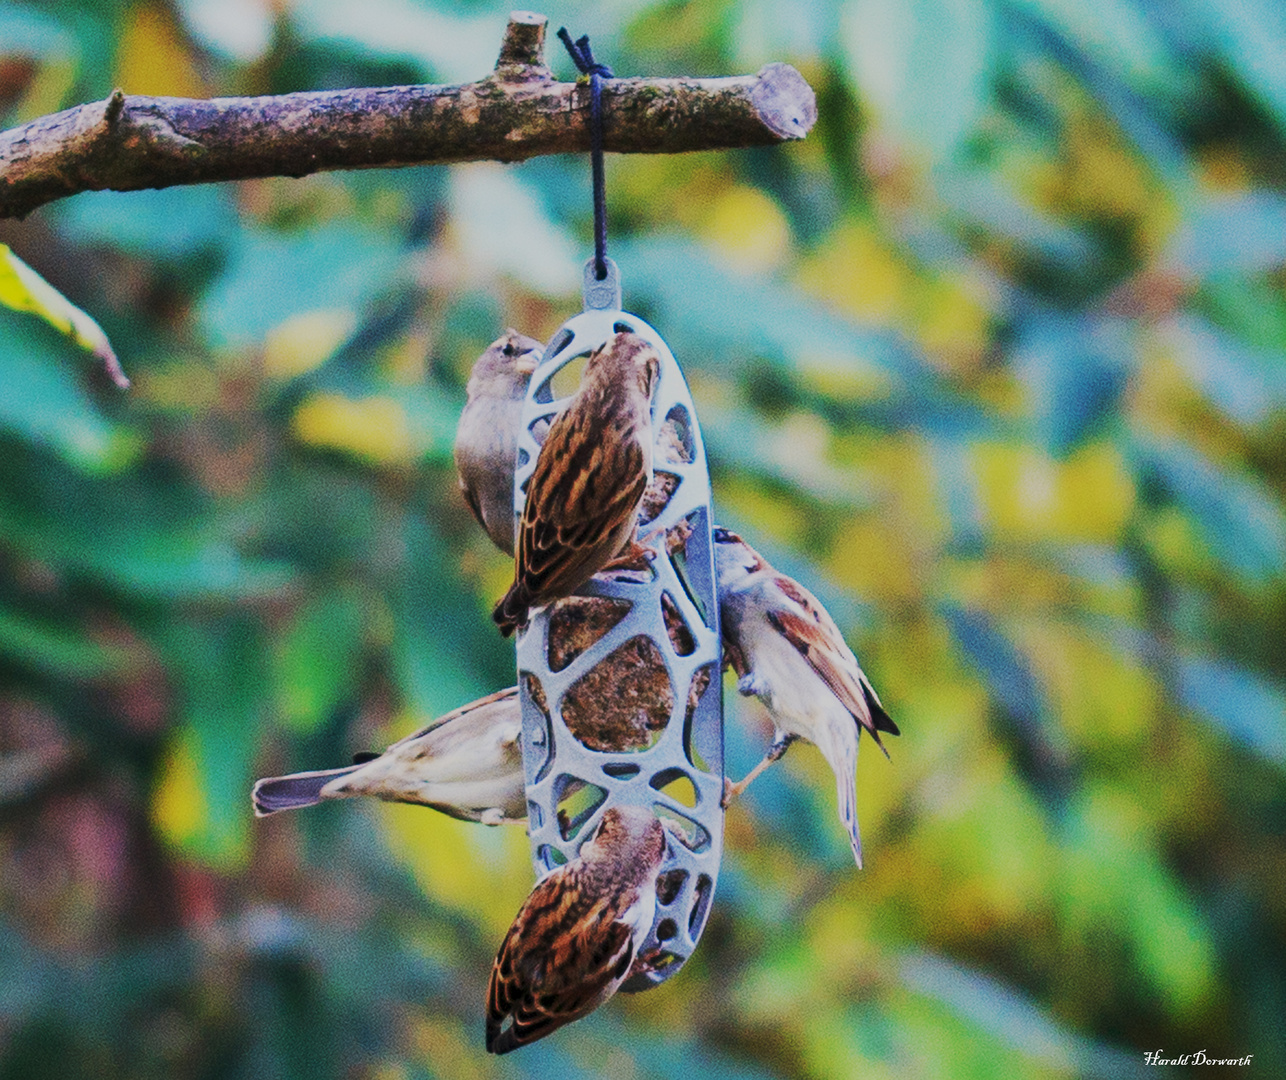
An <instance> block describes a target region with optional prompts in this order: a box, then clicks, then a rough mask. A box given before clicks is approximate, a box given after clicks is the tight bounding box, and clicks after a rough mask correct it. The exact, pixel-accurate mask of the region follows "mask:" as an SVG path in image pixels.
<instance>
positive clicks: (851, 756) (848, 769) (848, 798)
mask: <svg viewBox="0 0 1286 1080" xmlns="http://www.w3.org/2000/svg"><path fill="white" fill-rule="evenodd" d="M837 766H838V767H837ZM831 768H832V770H833V771H834V773H835V792H836V797H837V799H838V802H839V819H840V821H842V822H843V823H844V828H845V829H847V830H848V841H849V844H850V845H851V846H852V848H853V858H854V859H856V860H857V868H858V869H859V870H861V869H862V836H861V833H860V832H859V831H858V827H857V740H856V739H855V740H854V741H853V745H852V746H851V747H847V748H845V749H844V750H843V751H841V752H840V754H838V755H837V759H836V761H835V762H833V763H832V765H831Z"/></svg>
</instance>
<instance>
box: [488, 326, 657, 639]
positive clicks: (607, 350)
mask: <svg viewBox="0 0 1286 1080" xmlns="http://www.w3.org/2000/svg"><path fill="white" fill-rule="evenodd" d="M660 367H661V359H660V356H659V355H658V354H657V352H656V350H655V349H654V348H653V347H652V346H651V345H650V344H649V343H648V342H647V341H646V340H644V339H643V338H642V337H640V336H639V335H637V334H633V333H628V332H627V333H618V334H613V335H612V336H611V337H610V338H608V339H607V341H605V342H604V343H603V344H602V345H601V346H599V348H598V349H596V350H595V351H594V352H593V353H592V354H591V355H590V358H589V361H588V363H587V364H586V365H585V370H584V372H583V374H582V375H581V382H580V387H579V388H578V390H577V391H576V394H575V396H574V397H573V398H572V401H571V403H570V404H569V405H568V406H567V408H566V409H565V410H563V412H561V413H560V414H559V415H558V416H557V417H556V418H555V419H554V421H553V423H552V424H551V425H550V428H549V432H548V435H547V436H546V438H545V441H544V443H543V445H542V446H541V449H540V456H539V457H538V458H537V459H536V467H535V470H534V471H533V472H532V475H531V479H530V481H529V482H528V485H527V495H526V501H525V504H524V507H523V513H522V520H521V522H520V523H519V527H518V541H517V545H516V555H515V562H514V581H513V585H512V586H511V587H510V589H509V591H508V592H507V593H506V594H505V596H504V598H503V599H501V601H500V602H499V603H498V604H497V605H496V609H495V612H494V613H493V617H494V619H495V621H496V624H497V625H498V626H499V627H500V630H501V632H502V633H504V634H505V635H508V634H511V633H512V632H513V631H514V630H515V629H516V628H517V627H518V626H520V625H522V624H524V623H525V622H526V620H527V618H528V614H529V612H530V611H531V609H533V608H539V607H544V606H545V605H547V604H549V603H552V602H553V601H554V600H560V599H562V598H563V597H566V596H570V595H571V594H572V593H574V592H575V591H576V590H577V589H579V588H580V587H581V586H582V585H584V584H585V583H586V582H587V581H588V580H589V579H590V578H591V577H593V576H594V574H596V573H598V572H599V571H601V570H603V569H605V568H606V567H608V566H609V565H611V564H612V562H613V560H615V559H616V558H617V557H618V556H621V555H622V554H623V553H625V552H626V551H627V549H632V548H635V547H637V545H635V544H634V538H635V532H636V528H637V521H638V512H639V505H640V503H641V502H642V499H643V495H644V493H645V491H646V490H647V488H648V485H649V484H650V483H651V481H652V420H651V398H652V394H653V391H654V390H655V387H656V384H657V380H658V378H659V376H660ZM631 556H632V557H634V558H636V559H637V557H638V552H634V551H631Z"/></svg>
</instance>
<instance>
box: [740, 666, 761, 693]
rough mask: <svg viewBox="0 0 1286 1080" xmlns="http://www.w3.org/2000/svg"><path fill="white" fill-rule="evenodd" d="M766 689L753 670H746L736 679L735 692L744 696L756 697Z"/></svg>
mask: <svg viewBox="0 0 1286 1080" xmlns="http://www.w3.org/2000/svg"><path fill="white" fill-rule="evenodd" d="M766 689H767V687H765V686H764V683H763V680H762V679H760V678H759V676H758V675H756V674H755V673H754V672H753V671H749V672H747V673H746V674H745V675H743V676H741V678H740V679H738V680H737V693H739V694H741V695H743V696H744V697H758V696H759V695H761V694H762V693H763V692H764V691H765V690H766Z"/></svg>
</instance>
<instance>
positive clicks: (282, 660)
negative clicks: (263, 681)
mask: <svg viewBox="0 0 1286 1080" xmlns="http://www.w3.org/2000/svg"><path fill="white" fill-rule="evenodd" d="M365 624H366V617H365V612H364V610H363V604H362V602H361V598H360V596H359V594H357V593H356V592H355V591H353V590H350V589H342V588H341V589H335V590H332V591H329V592H325V593H321V594H319V595H317V596H314V597H312V598H310V599H309V600H308V602H307V603H306V604H305V605H304V606H303V607H301V608H300V609H299V611H297V612H296V613H295V616H294V618H293V620H292V621H291V623H290V625H289V626H288V627H286V629H285V632H284V633H283V634H282V636H281V637H280V638H279V639H278V640H277V643H276V647H275V648H274V650H273V668H274V684H275V686H276V701H277V710H278V714H279V717H280V720H281V723H282V724H283V725H285V726H286V727H287V728H291V729H293V730H295V731H298V732H309V731H313V730H315V729H316V728H317V727H318V726H320V725H321V724H323V723H325V722H326V720H328V719H329V718H330V715H331V713H332V711H333V710H334V709H335V707H336V706H337V705H339V704H341V703H342V702H344V701H345V700H348V699H350V698H351V697H352V696H353V695H355V694H356V692H357V676H358V674H359V670H358V661H359V659H360V658H361V655H362V650H363V644H364V642H363V630H364V627H365Z"/></svg>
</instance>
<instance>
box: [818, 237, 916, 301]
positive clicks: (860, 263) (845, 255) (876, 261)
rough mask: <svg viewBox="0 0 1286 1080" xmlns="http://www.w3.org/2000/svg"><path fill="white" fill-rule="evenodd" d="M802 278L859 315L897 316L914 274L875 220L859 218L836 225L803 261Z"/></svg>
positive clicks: (831, 299)
mask: <svg viewBox="0 0 1286 1080" xmlns="http://www.w3.org/2000/svg"><path fill="white" fill-rule="evenodd" d="M799 283H800V285H802V286H803V287H804V288H805V289H806V290H807V291H808V292H810V293H812V294H813V295H815V296H819V297H821V298H822V299H823V300H827V301H829V302H830V303H833V304H834V305H835V306H836V307H837V308H839V310H841V311H844V312H846V313H848V314H850V315H854V316H856V317H857V318H859V319H863V320H869V321H871V322H895V321H897V320H898V319H899V318H900V317H901V316H902V315H903V314H904V313H905V311H906V310H907V306H908V302H909V300H910V293H911V290H912V288H913V286H914V279H913V275H912V273H911V271H910V270H909V269H908V268H907V267H906V265H905V264H904V263H903V262H902V261H901V260H900V259H899V258H898V256H897V253H896V252H895V251H894V250H893V249H892V248H890V247H889V246H888V245H887V244H886V243H885V242H884V241H883V239H882V238H881V237H880V236H878V235H877V234H876V232H875V230H874V229H873V228H872V227H871V226H869V225H867V224H863V223H856V222H855V223H852V224H849V225H844V226H841V227H840V228H839V229H837V230H836V232H835V233H834V235H833V236H832V237H831V239H830V240H828V241H827V243H826V245H825V247H823V248H822V249H821V251H819V252H818V253H817V255H815V256H814V257H812V258H811V259H809V260H808V262H807V263H805V264H804V266H803V267H802V268H801V270H800V273H799Z"/></svg>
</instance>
